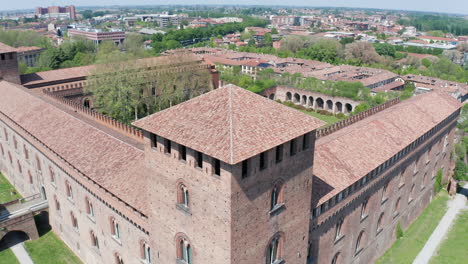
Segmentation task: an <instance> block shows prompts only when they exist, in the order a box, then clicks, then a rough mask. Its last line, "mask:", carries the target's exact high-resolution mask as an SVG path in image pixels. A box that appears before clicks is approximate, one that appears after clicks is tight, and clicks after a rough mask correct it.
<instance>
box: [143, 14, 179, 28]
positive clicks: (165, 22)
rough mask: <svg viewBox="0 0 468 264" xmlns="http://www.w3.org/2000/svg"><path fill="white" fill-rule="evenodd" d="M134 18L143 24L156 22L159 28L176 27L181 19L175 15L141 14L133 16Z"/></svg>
mask: <svg viewBox="0 0 468 264" xmlns="http://www.w3.org/2000/svg"><path fill="white" fill-rule="evenodd" d="M135 17H136V18H138V19H141V21H144V22H152V21H154V22H157V23H158V24H159V26H161V27H169V26H178V25H179V24H180V22H181V18H180V17H179V16H177V15H167V14H143V15H135Z"/></svg>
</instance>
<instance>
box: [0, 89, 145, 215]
mask: <svg viewBox="0 0 468 264" xmlns="http://www.w3.org/2000/svg"><path fill="white" fill-rule="evenodd" d="M0 91H1V94H2V96H1V97H0V112H2V113H4V114H5V115H7V116H8V117H9V118H11V119H12V120H14V121H15V122H16V123H18V124H19V125H21V126H22V127H23V128H24V129H26V130H27V131H28V132H29V133H31V134H33V135H34V136H35V137H36V138H38V139H39V140H40V141H41V142H43V143H44V144H46V145H47V146H48V147H49V148H51V149H52V150H53V151H55V152H56V153H57V154H59V155H60V156H61V157H63V158H64V159H65V160H67V161H68V162H69V163H70V164H72V165H73V166H74V167H75V168H77V169H78V170H80V171H81V172H82V173H84V174H85V175H86V176H88V177H90V178H91V179H93V180H94V181H95V182H97V183H99V184H100V185H101V186H103V187H104V188H105V189H107V190H108V191H109V192H111V193H113V194H114V195H115V196H117V197H119V198H120V199H122V200H123V201H125V202H127V203H128V204H130V205H131V206H133V207H135V208H137V209H138V210H140V211H141V212H145V213H146V214H148V213H149V212H148V208H147V204H146V201H145V200H146V199H141V195H142V193H144V192H145V190H146V187H145V186H146V180H145V179H144V178H143V177H144V175H141V174H142V173H141V171H142V169H141V168H142V167H144V166H143V164H142V163H143V162H144V154H143V150H141V149H139V148H136V147H134V146H132V145H130V144H128V143H126V142H123V141H121V140H119V139H117V138H116V137H113V136H111V135H110V134H107V133H105V132H103V131H102V130H99V129H98V128H96V127H94V126H91V125H90V124H88V123H87V122H85V121H83V120H80V119H78V118H76V117H74V116H72V115H70V114H68V113H66V112H64V111H63V110H61V109H59V108H58V107H56V106H54V105H53V104H50V103H48V102H46V101H44V100H43V99H40V98H38V97H37V96H36V95H34V94H33V92H31V91H30V90H28V89H26V88H23V87H20V86H16V85H13V84H11V83H9V82H6V81H1V82H0ZM125 182H131V183H132V184H131V185H129V184H122V183H125Z"/></svg>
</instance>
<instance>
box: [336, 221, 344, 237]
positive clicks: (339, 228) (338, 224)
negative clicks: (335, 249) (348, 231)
mask: <svg viewBox="0 0 468 264" xmlns="http://www.w3.org/2000/svg"><path fill="white" fill-rule="evenodd" d="M343 222H344V219H343V218H341V219H340V220H338V222H337V223H336V227H335V240H338V239H340V238H341V237H342V236H343V234H342V232H341V231H342V230H341V227H342V225H343Z"/></svg>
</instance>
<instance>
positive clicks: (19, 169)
mask: <svg viewBox="0 0 468 264" xmlns="http://www.w3.org/2000/svg"><path fill="white" fill-rule="evenodd" d="M16 163H17V165H18V172H19V173H23V168H22V167H21V163H20V162H19V160H17V161H16Z"/></svg>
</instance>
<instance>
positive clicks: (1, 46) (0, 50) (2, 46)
mask: <svg viewBox="0 0 468 264" xmlns="http://www.w3.org/2000/svg"><path fill="white" fill-rule="evenodd" d="M9 52H16V49H15V48H13V47H10V46H8V45H6V44H3V43H2V42H0V53H9Z"/></svg>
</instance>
